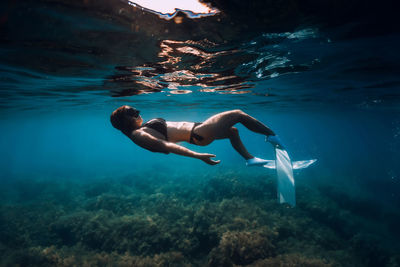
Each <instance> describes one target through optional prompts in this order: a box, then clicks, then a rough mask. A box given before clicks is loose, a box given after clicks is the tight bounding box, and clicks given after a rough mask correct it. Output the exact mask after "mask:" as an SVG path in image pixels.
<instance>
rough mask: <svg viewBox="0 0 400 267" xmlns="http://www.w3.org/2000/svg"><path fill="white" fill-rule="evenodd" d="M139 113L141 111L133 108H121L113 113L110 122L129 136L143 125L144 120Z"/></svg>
mask: <svg viewBox="0 0 400 267" xmlns="http://www.w3.org/2000/svg"><path fill="white" fill-rule="evenodd" d="M139 113H140V111H139V110H137V109H135V108H133V107H130V106H121V107H119V108H117V109H116V110H114V111H113V113H112V114H111V116H110V121H111V124H112V126H114V128H116V129H118V130H120V131H121V132H123V133H124V134H126V135H127V134H130V133H131V132H132V131H133V130H135V129H137V128H139V127H140V126H141V125H142V122H143V119H142V117H140V115H139Z"/></svg>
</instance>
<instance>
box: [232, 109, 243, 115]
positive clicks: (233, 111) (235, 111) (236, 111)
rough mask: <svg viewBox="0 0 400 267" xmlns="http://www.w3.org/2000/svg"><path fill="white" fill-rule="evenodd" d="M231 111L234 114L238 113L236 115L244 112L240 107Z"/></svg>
mask: <svg viewBox="0 0 400 267" xmlns="http://www.w3.org/2000/svg"><path fill="white" fill-rule="evenodd" d="M232 113H235V114H238V115H243V114H245V113H244V112H243V111H242V110H241V109H234V110H232Z"/></svg>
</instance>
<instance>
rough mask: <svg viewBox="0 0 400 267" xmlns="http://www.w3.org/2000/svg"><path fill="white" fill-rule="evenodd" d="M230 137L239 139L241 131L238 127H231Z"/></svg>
mask: <svg viewBox="0 0 400 267" xmlns="http://www.w3.org/2000/svg"><path fill="white" fill-rule="evenodd" d="M229 136H230V137H237V136H239V130H238V129H237V128H236V127H231V128H230V129H229Z"/></svg>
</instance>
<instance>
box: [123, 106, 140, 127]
mask: <svg viewBox="0 0 400 267" xmlns="http://www.w3.org/2000/svg"><path fill="white" fill-rule="evenodd" d="M139 113H140V111H139V110H137V109H133V108H132V107H130V106H125V116H127V117H128V120H129V121H131V122H132V123H133V124H135V125H136V126H137V127H140V126H141V125H142V123H143V119H142V117H141V116H140V115H139Z"/></svg>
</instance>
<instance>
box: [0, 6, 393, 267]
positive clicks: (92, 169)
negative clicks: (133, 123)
mask: <svg viewBox="0 0 400 267" xmlns="http://www.w3.org/2000/svg"><path fill="white" fill-rule="evenodd" d="M353 2H354V3H353V4H354V5H350V4H349V5H350V6H346V4H344V3H341V4H338V6H336V5H333V7H332V5H331V4H332V3H330V2H328V1H327V3H326V6H324V5H323V4H317V5H314V6H313V5H312V4H313V3H312V1H308V2H307V3H303V4H302V5H301V4H299V3H297V2H296V3H297V7H295V6H296V5H289V4H288V6H286V7H285V6H284V7H282V8H280V7H279V8H278V7H276V6H275V7H274V10H275V13H274V12H273V11H271V12H273V13H274V15H273V16H271V17H269V19H268V20H266V19H265V18H266V15H267V14H269V13H268V12H269V11H268V8H269V4H268V3H264V2H262V1H260V2H254V3H253V4H254V6H253V7H252V6H251V5H250V4H249V6H245V4H240V3H236V4H232V5H228V4H227V3H225V2H224V1H214V2H213V3H214V4H215V5H216V6H217V7H218V8H220V10H221V13H220V14H219V15H217V16H214V17H208V18H202V19H195V20H190V19H188V18H184V21H183V23H181V24H175V23H174V22H173V20H172V21H165V20H163V19H161V18H158V17H157V16H156V15H154V14H152V13H146V12H142V11H141V10H136V9H134V8H132V7H130V6H129V5H126V4H125V3H123V2H120V1H109V2H105V3H91V2H90V1H86V2H85V1H84V4H83V3H81V2H74V1H73V2H71V3H66V2H64V1H39V2H31V1H24V2H19V1H8V2H5V3H2V4H1V8H2V9H1V12H0V16H1V20H0V31H1V39H0V118H1V125H0V150H1V152H2V153H1V154H2V156H1V161H0V181H1V184H2V189H1V192H2V193H1V194H2V196H1V198H0V200H1V216H0V226H1V227H0V228H2V230H1V232H0V233H1V234H2V237H1V240H0V251H1V252H2V253H6V254H7V255H9V256H8V257H7V258H5V259H3V260H2V262H1V264H0V265H5V266H8V265H10V266H11V265H13V264H16V263H19V264H21V265H25V266H36V265H38V266H39V265H41V266H43V265H46V264H49V265H54V264H61V263H60V262H63V263H62V264H64V265H65V266H69V265H73V264H74V262H73V260H71V255H76V254H75V253H76V251H79V249H82V250H83V251H85V255H86V256H85V257H87V259H88V261H89V262H91V264H92V265H99V266H100V265H102V264H107V263H110V262H113V261H114V262H119V265H123V263H121V262H123V260H122V258H120V257H122V256H120V255H124V253H128V254H129V255H131V256H132V257H133V258H129V259H125V260H126V262H130V263H131V264H136V266H142V265H140V264H145V263H146V261H150V260H149V259H148V258H147V259H146V258H145V257H146V256H150V257H153V256H154V255H158V256H157V257H159V258H157V257H156V259H157V260H158V263H159V262H163V264H168V263H169V264H176V266H183V265H182V264H189V265H188V266H190V265H193V266H204V265H207V264H208V265H209V266H231V264H236V265H240V266H242V265H247V264H259V265H256V266H274V261H275V264H276V262H281V263H288V262H290V261H291V258H290V257H297V256H293V255H301V256H299V257H300V258H301V257H303V258H302V259H298V258H295V259H293V261H295V262H296V264H298V266H304V265H307V264H309V265H310V266H311V265H312V264H313V263H315V264H316V265H312V266H327V265H324V264H328V265H329V264H332V265H333V266H343V265H346V264H348V266H399V264H400V254H399V253H398V251H399V247H400V242H399V241H400V233H399V230H398V229H397V227H396V225H397V223H398V222H399V219H400V213H399V211H398V210H399V207H400V166H399V159H400V152H399V151H400V109H399V107H400V63H399V62H400V53H399V52H398V47H400V35H399V33H398V29H396V27H395V26H393V23H392V22H393V16H394V13H393V12H394V11H392V10H391V8H390V7H391V6H390V4H391V2H390V1H386V2H387V3H386V2H385V3H386V4H387V5H386V7H383V4H382V6H380V7H379V8H376V7H377V6H379V5H378V4H376V3H372V2H366V3H365V4H363V5H361V6H362V8H360V9H354V6H357V4H360V3H359V2H357V1H353ZM285 3H286V2H285ZM293 3H294V2H293ZM314 4H315V3H314ZM235 5H237V6H236V7H235ZM282 5H284V3H282ZM340 5H342V8H341V6H340ZM260 7H264V9H262V8H260ZM252 8H255V10H257V11H254V12H255V13H254V14H253V15H249V14H248V13H246V12H249V10H251V9H252ZM257 8H258V9H257ZM296 8H297V9H296ZM330 8H333V9H332V12H333V11H336V12H339V11H338V10H342V13H340V12H339V13H338V14H339V16H338V18H337V19H335V18H334V17H335V16H332V15H328V14H330V13H329V12H328V10H329V9H330ZM345 8H348V10H350V11H354V10H358V11H357V12H355V13H354V14H353V15H351V14H349V13H346V12H344V11H343V10H344V9H345ZM352 8H353V9H352ZM374 8H376V9H375V10H374ZM239 10H242V11H243V12H240V11H239ZM350 11H349V12H350ZM293 14H297V15H296V16H294V15H293ZM371 14H374V16H375V17H374V16H371ZM377 18H378V19H377ZM124 104H127V105H132V106H135V107H137V108H138V109H140V110H141V114H142V116H143V118H144V120H145V121H146V120H149V119H151V118H155V117H163V118H165V119H166V120H170V121H202V120H205V119H206V118H208V117H209V116H211V115H213V114H216V113H218V112H222V111H225V110H229V109H242V110H243V111H245V112H247V113H248V114H250V115H252V116H254V117H256V118H258V119H259V120H261V121H262V122H264V123H265V124H267V125H268V126H270V127H271V128H272V129H273V130H274V131H275V132H276V133H277V134H278V135H279V136H280V137H281V139H282V140H283V141H284V143H285V145H286V146H287V148H288V152H289V154H290V156H291V158H292V160H305V159H312V158H316V159H318V161H317V163H316V164H315V165H313V166H311V167H309V168H308V169H305V170H302V171H295V179H296V183H297V185H298V191H297V198H298V199H299V202H298V206H297V207H296V208H292V209H289V210H288V209H287V208H286V206H284V205H283V206H281V205H279V204H278V203H276V199H275V195H274V194H275V193H274V183H275V180H274V178H275V174H274V172H271V171H268V170H264V169H263V168H247V167H246V166H245V162H244V160H243V159H242V158H241V157H240V156H239V155H238V154H237V153H236V152H235V151H234V150H233V148H232V147H231V145H230V143H229V141H227V140H222V141H216V142H214V143H212V144H211V145H209V146H207V147H197V146H194V145H190V144H187V145H186V144H184V145H185V146H186V147H188V148H190V149H193V150H195V151H201V152H209V153H213V154H216V155H217V159H220V160H221V163H220V164H219V165H216V166H208V165H206V164H204V163H203V162H201V161H199V160H195V159H191V158H184V157H181V156H177V155H163V154H160V153H151V152H149V151H146V150H143V149H141V148H140V147H138V146H136V145H134V144H133V143H132V142H131V141H130V140H129V139H128V138H126V137H125V136H123V135H122V134H121V133H120V132H118V131H116V130H115V129H114V128H113V127H112V126H111V124H110V121H109V116H110V113H111V112H112V111H113V110H114V109H115V108H117V107H119V106H121V105H124ZM238 128H239V130H240V136H241V138H242V140H243V142H244V144H245V145H246V147H247V148H248V150H249V151H250V152H251V153H252V154H254V155H256V156H258V157H261V158H268V159H273V157H274V152H273V150H272V147H271V146H270V145H269V144H267V143H265V142H264V137H263V136H260V135H257V134H254V133H252V132H250V131H249V130H247V129H245V128H244V127H243V126H240V125H239V126H238ZM264 178H265V179H264ZM257 185H258V186H257ZM210 188H211V189H210ZM260 188H262V189H263V190H264V189H265V190H264V191H262V190H261V191H260ZM213 190H214V191H213ZM260 192H261V193H260ZM104 199H105V200H104ZM110 199H111V200H110ZM138 199H139V200H138ZM96 201H97V202H96ZM101 201H105V203H106V204H104V205H109V206H101V205H103V204H99V203H103V202H101ZM107 201H109V202H107ZM135 201H137V202H135ZM224 201H225V202H224ZM229 201H231V202H229ZM246 201H249V202H246ZM93 203H97V204H93ZM127 203H134V204H132V205H133V206H134V208H133V207H132V208H129V207H130V206H129V207H128V208H127V206H126V205H128V204H127ZM154 203H157V204H154ZM160 203H162V205H165V207H164V208H162V207H163V206H162V205H161V204H160ZM177 203H178V204H177ZM227 203H228V204H227ZM32 205H33V206H34V207H35V208H34V209H33V208H30V207H32ZM96 205H100V206H96ZM129 205H130V204H129ZM157 205H158V206H157ZM160 205H161V206H160ZM224 205H233V206H235V205H236V206H235V207H236V209H237V210H238V213H237V214H235V212H233V211H232V213H229V212H230V211H229V210H230V209H229V208H227V209H226V212H225V213H224V208H221V207H224ZM246 205H249V206H246ZM233 206H232V207H233ZM94 207H96V208H94ZM99 207H101V208H99ZM107 207H108V208H107ZM117 207H118V209H117ZM177 207H179V208H177ZM229 207H231V206H229ZM249 207H254V210H252V209H250V210H249ZM158 209H160V210H158ZM163 209H165V210H166V213H165V214H164V213H163V212H162V211H161V210H163ZM169 209H171V210H172V211H169ZM219 209H221V210H219ZM232 209H233V210H235V208H232ZM258 209H261V210H262V212H261V213H260V212H259V211H258ZM167 210H168V212H170V213H168V212H167ZM204 210H209V211H210V213H207V214H205V213H204V214H203V213H202V212H204ZM246 210H247V211H246ZM104 212H110V213H104ZM213 212H214V213H213ZM246 212H253V213H252V214H251V215H249V214H248V213H246ZM18 214H19V215H18ZM255 214H258V215H255ZM79 216H82V217H79ZM129 216H131V217H129ZM132 216H133V217H132ZM135 216H138V217H135ZM171 216H172V217H171ZM174 216H175V217H174ZM196 216H197V217H196ZM218 216H220V217H218ZM257 216H258V217H257ZM268 216H270V217H268ZM27 218H29V220H28V222H27V221H26V220H27ZM51 218H52V219H51ZM71 218H72V219H71ZM82 218H83V219H82ZM99 218H100V219H99ZM101 218H103V219H101ZM129 218H134V219H132V220H134V221H130V220H131V219H129ZM138 218H139V219H138ZM144 218H146V219H144ZM177 218H179V219H177ZM196 218H203V219H202V220H204V221H202V220H200V221H201V222H202V223H203V224H201V223H199V221H198V219H196ZM216 218H219V219H218V220H217V219H216ZM238 218H239V219H240V220H245V219H246V218H252V219H254V221H253V222H250V221H249V222H246V223H243V225H242V224H240V223H238V220H239V219H238ZM69 219H71V220H72V221H77V222H78V221H85V220H87V221H90V222H97V223H98V224H102V223H104V225H103V226H102V228H101V229H108V228H110V229H111V228H113V227H115V226H113V223H114V222H115V223H116V225H121V224H124V223H126V225H127V226H126V227H131V226H132V225H152V223H154V222H153V221H152V220H154V221H155V224H156V225H157V227H159V228H157V229H159V230H160V229H161V230H160V232H163V231H164V230H165V229H175V228H174V227H177V229H178V230H176V231H178V232H180V233H181V234H182V233H186V232H185V231H186V230H187V229H192V228H193V227H194V228H195V229H200V230H197V231H198V232H196V231H195V232H196V234H193V233H192V232H190V233H191V234H188V236H189V237H187V236H185V235H184V234H182V235H183V236H182V237H180V235H179V234H176V233H175V232H173V231H175V230H171V231H172V232H171V233H169V234H171V235H172V236H174V235H175V236H179V238H178V237H177V238H176V240H175V239H173V238H171V237H170V236H169V237H168V238H169V239H168V238H166V237H163V238H161V237H159V236H157V235H156V234H154V232H152V233H153V234H151V235H150V236H151V237H153V238H154V239H152V240H148V239H146V238H144V237H142V238H141V236H149V234H148V232H146V231H150V230H148V229H147V228H145V227H144V228H143V229H144V230H143V229H142V230H143V231H144V232H143V233H142V232H140V231H141V230H140V229H136V228H132V229H131V230H129V231H128V232H130V233H132V232H133V235H134V237H135V238H133V237H132V238H128V239H129V240H130V241H131V242H132V243H129V241H126V240H125V239H124V240H125V241H123V240H122V237H124V234H121V233H120V234H119V235H118V234H115V232H113V235H112V234H110V233H111V232H107V231H105V232H101V231H100V230H98V228H96V227H94V226H93V225H87V224H79V223H76V224H73V225H75V226H74V227H72V226H71V225H72V224H71V223H70V221H69ZM117 219H118V220H119V219H120V220H121V223H117V221H116V220H117ZM97 220H99V222H98V221H97ZM135 220H139V221H135ZM181 220H182V222H181ZM207 220H208V221H207ZM249 220H250V219H249ZM231 221H234V222H235V223H238V225H241V226H237V225H236V226H235V227H237V228H235V227H233V226H232V225H230V224H229V223H230V222H231ZM256 221H257V223H256ZM24 222H25V223H24ZM173 222H179V223H180V224H179V225H178V226H176V225H174V226H173V227H172V226H171V225H173ZM29 223H31V225H30V224H29ZM252 223H253V224H252ZM43 224H49V228H48V229H45V228H43V229H42V228H40V227H39V228H38V225H43ZM198 224H199V225H202V227H205V226H204V225H208V226H209V225H213V227H214V228H212V227H211V226H210V227H208V228H207V227H206V228H207V229H206V228H204V229H203V228H201V227H200V228H196V225H198ZM124 225H125V224H124ZM251 225H253V226H251ZM307 225H312V230H311V231H309V232H307ZM68 227H70V228H68ZM71 227H72V228H71ZM107 227H108V228H107ZM313 227H315V228H313ZM211 228H212V229H214V230H213V231H214V232H212V231H211V230H210V229H211ZM60 229H61V230H60ZM71 229H72V230H71ZM96 229H97V230H98V231H100V232H101V235H102V237H103V238H104V239H101V240H100V241H99V240H97V239H96V240H93V238H92V237H90V234H89V233H91V232H95V231H96ZM129 229H130V228H129ZM135 229H136V230H135ZM162 229H164V230H162ZM179 229H181V230H179ZM185 229H186V230H185ZM215 229H217V230H215ZM265 229H267V230H265ZM153 230H154V229H153ZM121 231H122V230H121ZM151 231H152V230H151ZM187 231H189V230H187ZM246 231H247V232H246ZM249 231H250V232H251V233H252V234H251V235H250V237H249V236H248V234H245V233H249ZM252 231H255V232H252ZM257 231H258V232H257ZM274 231H275V233H277V234H276V235H274V234H271V233H272V232H274ZM285 231H286V232H285ZM146 233H147V234H146ZM174 233H175V234H174ZM254 233H257V234H259V233H262V234H261V235H260V236H261V237H260V236H258V235H257V237H254V236H253V235H254ZM292 233H296V234H293V236H292ZM311 233H312V234H311ZM317 233H318V234H317ZM98 235H100V234H98ZM153 235H154V236H153ZM264 235H267V236H268V240H269V241H268V242H271V244H272V245H271V246H270V244H269V243H268V242H267V243H268V244H267V243H265V242H266V241H265V240H264V239H263V237H264ZM317 235H318V237H316V236H317ZM39 236H41V237H39ZM76 236H78V237H79V238H80V239H79V240H80V241H78V239H74V238H76ZM111 236H112V238H111ZM138 236H139V237H138ZM272 236H274V237H272ZM245 237H246V238H247V237H248V238H249V240H252V241H246V240H245V239H246V238H245ZM191 238H193V240H197V241H196V242H197V243H196V244H197V245H193V244H194V243H193V242H194V241H193V240H192V239H191ZM257 238H259V239H257ZM132 240H135V241H132ZM154 240H156V241H154ZM160 240H161V241H160ZM166 240H168V242H167V241H166ZM187 240H189V241H187ZM232 240H233V241H232ZM238 240H239V241H238ZM260 240H261V241H260ZM263 240H264V241H263ZM365 240H367V241H365ZM186 241H187V242H189V243H190V242H192V243H191V244H190V245H184V244H186V243H185V242H186ZM124 242H127V243H126V244H127V245H126V246H125V245H123V244H125V243H124ZM174 242H175V243H174ZM229 242H232V244H236V245H237V244H239V245H237V246H239V247H240V246H242V247H246V246H247V248H246V249H247V250H246V251H247V254H246V255H248V256H244V255H242V254H240V253H239V252H237V251H236V250H235V248H232V247H234V246H235V245H232V244H231V243H229ZM235 242H236V243H235ZM240 242H242V243H240ZM257 242H261V243H257ZM263 242H264V243H263ZM113 244H114V245H113ZM115 244H122V245H118V246H117V245H115ZM182 244H183V245H182ZM254 244H255V245H254ZM188 247H190V249H188ZM272 247H274V249H272ZM260 248H262V252H260ZM316 251H319V252H318V253H317V252H316ZM321 251H322V252H321ZM382 251H384V252H382ZM101 253H103V254H101ZM104 253H105V254H104ZM107 253H108V254H107ZM112 253H116V254H112ZM168 253H169V254H168ZM171 253H172V254H171ZM174 253H175V254H174ZM235 253H236V254H235ZM296 253H297V254H296ZM128 254H127V255H128ZM228 254H229V255H231V256H226V258H223V259H221V258H219V256H216V255H228ZM55 255H56V256H55ZM99 255H103V256H101V257H103V258H101V257H100V256H99ZM104 255H106V256H104ZM160 255H161V256H160ZM177 255H178V256H177ZM232 255H233V256H232ZM235 255H236V256H235ZM249 255H250V256H249ZM366 255H369V256H366ZM126 257H128V256H126ZM135 257H136V258H135ZM304 258H305V259H304ZM21 259H22V260H21ZM55 259H57V260H55ZM68 259H69V260H70V261H69V262H68ZM346 259H347V260H346ZM349 259H350V260H349ZM75 260H76V262H75V264H78V265H79V264H81V263H82V262H83V261H84V259H82V258H75ZM308 260H309V261H310V262H308ZM313 261H315V262H313ZM126 262H125V264H127V263H126ZM148 264H153V265H154V264H155V262H150V263H148ZM223 264H225V265H223ZM263 264H264V265H263ZM268 264H272V265H268ZM143 266H144V265H143ZM170 266H171V265H170ZM173 266H175V265H173ZM275 266H276V265H275ZM296 266H297V265H296Z"/></svg>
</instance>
